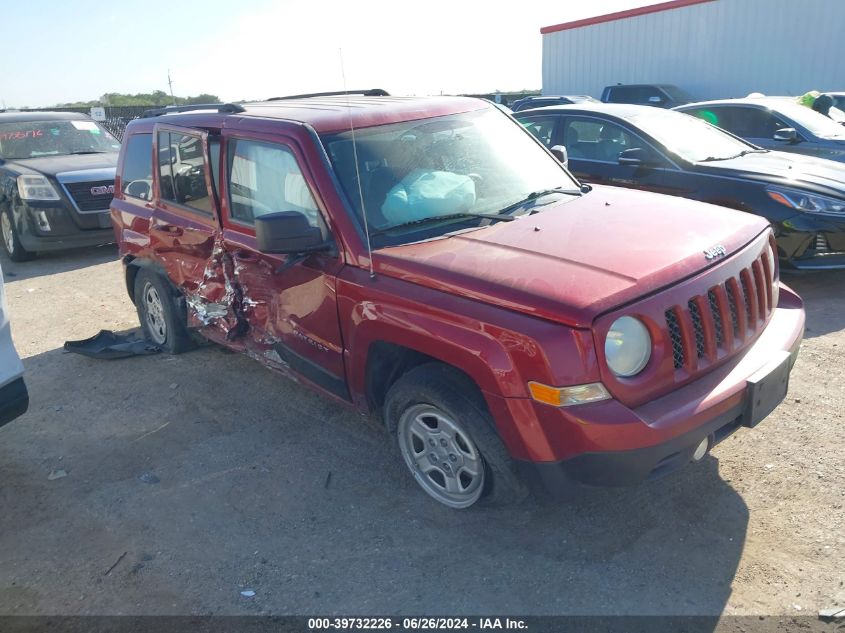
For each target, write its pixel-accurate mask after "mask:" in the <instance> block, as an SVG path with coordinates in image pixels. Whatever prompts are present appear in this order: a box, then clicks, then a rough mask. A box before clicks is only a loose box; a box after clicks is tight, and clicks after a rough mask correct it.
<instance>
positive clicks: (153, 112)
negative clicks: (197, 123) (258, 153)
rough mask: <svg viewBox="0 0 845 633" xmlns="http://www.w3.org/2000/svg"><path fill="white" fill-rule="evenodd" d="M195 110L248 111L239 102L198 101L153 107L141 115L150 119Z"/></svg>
mask: <svg viewBox="0 0 845 633" xmlns="http://www.w3.org/2000/svg"><path fill="white" fill-rule="evenodd" d="M194 110H216V111H217V112H220V113H222V114H236V113H238V112H246V108H244V107H243V106H242V105H238V104H237V103H196V104H193V105H181V106H165V107H163V108H152V109H150V110H144V113H143V114H142V115H141V118H142V119H149V118H150V117H154V116H161V115H162V114H174V113H177V112H193V111H194Z"/></svg>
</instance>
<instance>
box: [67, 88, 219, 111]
mask: <svg viewBox="0 0 845 633" xmlns="http://www.w3.org/2000/svg"><path fill="white" fill-rule="evenodd" d="M174 99H175V101H176V105H193V104H196V103H220V97H218V96H217V95H212V94H207V93H203V94H199V95H197V96H195V97H171V96H170V95H169V94H167V93H166V92H164V90H153V91H152V92H139V93H138V94H134V95H132V94H122V93H119V92H107V93H106V94H104V95H102V96H101V97H100V98H99V99H95V100H93V101H77V102H75V103H58V104H56V107H59V108H90V107H91V106H169V105H173V101H174Z"/></svg>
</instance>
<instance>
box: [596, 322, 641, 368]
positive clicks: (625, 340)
mask: <svg viewBox="0 0 845 633" xmlns="http://www.w3.org/2000/svg"><path fill="white" fill-rule="evenodd" d="M604 356H605V358H606V359H607V366H608V367H610V369H611V371H613V373H614V374H616V375H617V376H634V375H636V374H638V373H640V372H641V371H642V370H643V368H644V367H645V366H646V365H647V364H648V359H649V358H651V336H649V334H648V330H647V329H646V327H645V325H643V322H642V321H640V320H639V319H635V318H634V317H629V316H623V317H620V318H618V319H616V321H614V322H613V325H611V326H610V331H609V332H608V333H607V338H606V339H605V341H604Z"/></svg>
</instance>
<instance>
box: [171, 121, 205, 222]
mask: <svg viewBox="0 0 845 633" xmlns="http://www.w3.org/2000/svg"><path fill="white" fill-rule="evenodd" d="M158 168H159V192H160V193H161V197H162V199H164V200H169V201H170V202H175V203H177V204H181V205H184V206H186V207H189V208H191V209H194V210H195V211H200V212H202V213H207V214H210V213H211V212H212V208H211V197H210V196H209V193H208V186H207V185H206V182H205V155H204V153H203V149H202V139H201V138H200V137H199V136H194V135H193V134H182V133H179V132H159V134H158Z"/></svg>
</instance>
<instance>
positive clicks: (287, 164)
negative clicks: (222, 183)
mask: <svg viewBox="0 0 845 633" xmlns="http://www.w3.org/2000/svg"><path fill="white" fill-rule="evenodd" d="M228 163H229V209H230V211H229V212H230V214H231V216H232V219H233V220H237V221H238V222H241V223H243V224H249V225H254V224H255V218H257V217H259V216H261V215H266V214H268V213H276V212H279V211H299V212H300V213H302V214H303V215H304V216H305V217H306V218H307V219H308V223H309V224H310V225H311V226H313V227H315V228H319V229H320V230H322V231H323V233H324V234H325V232H326V231H325V225H324V223H323V219H322V216H321V215H320V211H319V209H318V208H317V203H316V202H315V201H314V196H313V195H312V194H311V190H310V189H309V187H308V183H307V182H306V180H305V177H304V176H303V175H302V170H300V168H299V165H298V164H297V162H296V157H295V156H294V155H293V153H292V152H291V151H290V150H288V149H287V148H285V147H283V146H281V145H276V144H273V143H265V142H262V141H250V140H245V139H233V140H231V141H230V142H229V161H228Z"/></svg>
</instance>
